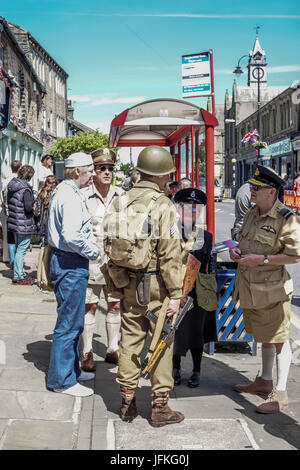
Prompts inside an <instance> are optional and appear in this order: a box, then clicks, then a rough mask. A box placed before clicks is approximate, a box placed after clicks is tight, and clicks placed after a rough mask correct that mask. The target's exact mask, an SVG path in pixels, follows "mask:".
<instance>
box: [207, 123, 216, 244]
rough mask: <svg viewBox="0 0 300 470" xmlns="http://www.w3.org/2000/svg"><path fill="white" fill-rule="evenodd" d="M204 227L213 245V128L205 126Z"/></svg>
mask: <svg viewBox="0 0 300 470" xmlns="http://www.w3.org/2000/svg"><path fill="white" fill-rule="evenodd" d="M205 142H206V196H207V205H206V225H207V230H208V232H210V233H212V235H213V243H215V194H214V192H215V171H214V127H213V126H210V125H206V127H205Z"/></svg>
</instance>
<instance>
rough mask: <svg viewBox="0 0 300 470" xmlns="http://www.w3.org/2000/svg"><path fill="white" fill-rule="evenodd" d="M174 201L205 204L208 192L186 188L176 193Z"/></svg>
mask: <svg viewBox="0 0 300 470" xmlns="http://www.w3.org/2000/svg"><path fill="white" fill-rule="evenodd" d="M174 202H183V203H185V204H203V205H204V206H205V205H206V202H207V197H206V194H205V193H204V192H203V191H201V190H200V189H196V188H185V189H181V190H180V191H178V192H177V193H176V194H175V197H174Z"/></svg>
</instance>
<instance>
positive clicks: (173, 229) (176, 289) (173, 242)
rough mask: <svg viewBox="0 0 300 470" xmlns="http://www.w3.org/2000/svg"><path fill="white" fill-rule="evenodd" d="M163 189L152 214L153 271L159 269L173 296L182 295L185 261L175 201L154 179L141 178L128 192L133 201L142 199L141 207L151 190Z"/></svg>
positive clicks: (144, 204) (150, 264)
mask: <svg viewBox="0 0 300 470" xmlns="http://www.w3.org/2000/svg"><path fill="white" fill-rule="evenodd" d="M151 192H152V193H153V192H154V193H160V194H161V195H162V196H161V197H160V198H159V199H158V200H157V202H156V203H155V206H154V208H153V210H152V211H151V217H152V218H153V223H155V226H156V227H157V237H156V239H155V240H153V244H152V249H153V252H152V257H151V260H150V263H149V267H148V270H149V271H159V272H160V275H161V277H162V279H163V281H164V284H165V286H166V289H167V291H168V294H169V296H170V297H171V298H179V297H181V295H182V282H183V276H182V261H181V245H180V236H179V232H178V227H177V222H176V210H175V206H174V204H173V203H172V202H171V201H170V199H169V198H167V197H166V196H165V195H164V193H163V192H162V191H160V189H159V187H158V185H157V184H155V183H152V182H150V181H140V182H138V183H137V184H135V185H134V187H133V188H132V189H131V190H130V191H128V192H127V196H128V198H129V201H135V202H138V203H139V204H140V205H141V207H143V206H145V207H147V206H148V204H149V194H150V193H151Z"/></svg>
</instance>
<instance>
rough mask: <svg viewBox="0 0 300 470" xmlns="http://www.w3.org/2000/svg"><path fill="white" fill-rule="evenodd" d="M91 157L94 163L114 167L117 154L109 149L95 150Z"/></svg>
mask: <svg viewBox="0 0 300 470" xmlns="http://www.w3.org/2000/svg"><path fill="white" fill-rule="evenodd" d="M91 155H92V158H93V162H94V163H103V164H109V165H114V164H115V162H116V158H117V157H116V154H115V152H114V151H113V150H111V149H108V148H105V149H97V150H94V151H93V152H92V153H91Z"/></svg>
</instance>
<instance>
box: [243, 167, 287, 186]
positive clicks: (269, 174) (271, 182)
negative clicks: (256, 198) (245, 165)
mask: <svg viewBox="0 0 300 470" xmlns="http://www.w3.org/2000/svg"><path fill="white" fill-rule="evenodd" d="M248 183H250V184H253V185H255V186H261V187H262V188H263V187H265V188H266V187H268V186H271V187H272V188H280V186H284V184H285V182H284V180H283V179H282V178H281V177H280V176H279V175H278V173H276V171H274V170H273V169H272V168H269V167H267V166H263V165H257V166H256V170H255V173H254V176H252V178H250V179H249V180H248Z"/></svg>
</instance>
